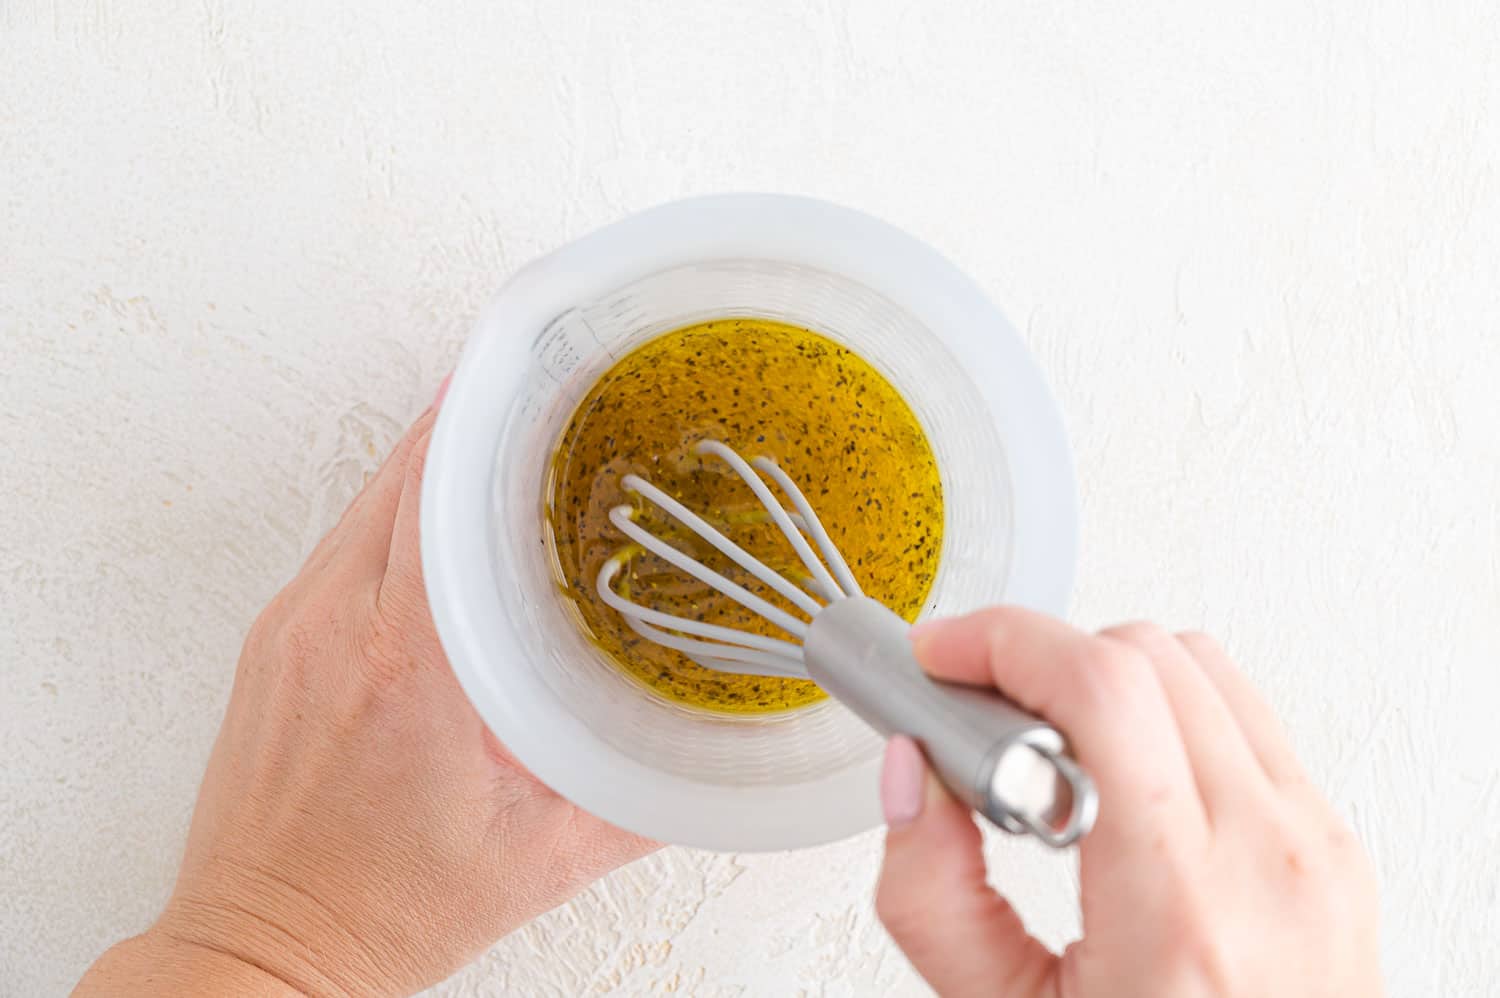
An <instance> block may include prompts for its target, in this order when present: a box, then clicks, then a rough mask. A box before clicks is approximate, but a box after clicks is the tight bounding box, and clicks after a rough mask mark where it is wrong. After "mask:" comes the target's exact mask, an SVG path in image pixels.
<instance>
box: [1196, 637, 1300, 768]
mask: <svg viewBox="0 0 1500 998" xmlns="http://www.w3.org/2000/svg"><path fill="white" fill-rule="evenodd" d="M1177 640H1178V641H1179V642H1181V644H1182V646H1183V647H1184V648H1186V649H1187V651H1188V652H1189V653H1190V654H1191V655H1192V656H1193V658H1194V660H1196V662H1197V664H1198V666H1199V668H1201V669H1202V670H1203V675H1204V676H1205V677H1206V678H1207V679H1208V681H1209V682H1211V683H1212V684H1213V685H1214V687H1215V688H1216V689H1217V690H1218V692H1219V696H1220V697H1221V698H1222V699H1223V701H1224V704H1225V706H1226V707H1227V708H1228V710H1229V712H1230V713H1231V714H1232V715H1233V716H1234V720H1235V724H1236V725H1237V726H1238V727H1239V730H1240V731H1241V732H1242V733H1243V735H1244V738H1245V742H1246V744H1248V745H1249V747H1250V751H1251V752H1252V753H1254V755H1255V758H1256V759H1257V760H1258V761H1259V763H1260V766H1261V768H1262V769H1264V770H1265V772H1266V775H1267V776H1269V777H1270V779H1271V782H1272V783H1275V784H1279V785H1288V784H1300V783H1305V782H1306V781H1307V775H1306V773H1305V771H1304V770H1303V769H1302V764H1301V762H1299V761H1298V759H1297V754H1296V752H1295V751H1293V749H1292V744H1291V741H1290V740H1289V739H1288V738H1287V735H1286V730H1285V729H1284V728H1283V727H1282V724H1281V721H1280V720H1279V719H1278V718H1277V717H1276V715H1275V713H1273V712H1272V710H1271V708H1270V706H1269V705H1268V704H1267V703H1266V702H1265V701H1264V700H1263V699H1261V696H1260V694H1259V693H1257V692H1256V690H1255V687H1254V686H1252V685H1251V683H1250V680H1248V679H1246V678H1245V674H1244V673H1243V672H1241V671H1240V670H1239V669H1238V668H1236V667H1235V664H1234V663H1233V662H1232V661H1230V659H1229V656H1228V655H1226V654H1225V653H1224V649H1223V648H1221V647H1220V646H1219V643H1218V642H1217V641H1215V640H1214V639H1213V638H1211V637H1209V636H1208V635H1207V634H1200V633H1197V632H1195V631H1186V632H1184V633H1182V634H1179V635H1177Z"/></svg>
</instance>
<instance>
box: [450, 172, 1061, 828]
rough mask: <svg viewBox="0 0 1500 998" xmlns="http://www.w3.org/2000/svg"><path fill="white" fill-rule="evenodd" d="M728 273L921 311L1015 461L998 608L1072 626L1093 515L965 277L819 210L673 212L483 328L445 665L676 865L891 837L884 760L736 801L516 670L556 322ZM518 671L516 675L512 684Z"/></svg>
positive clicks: (589, 250) (856, 220)
mask: <svg viewBox="0 0 1500 998" xmlns="http://www.w3.org/2000/svg"><path fill="white" fill-rule="evenodd" d="M717 259H765V260H775V261H777V262H780V263H792V264H800V265H804V266H809V267H815V268H818V269H821V270H825V271H829V272H832V273H834V274H837V275H839V276H842V277H844V278H847V279H849V280H852V281H855V282H858V283H861V284H864V285H866V286H868V287H870V288H871V289H873V290H875V291H878V292H879V293H880V294H882V295H884V296H885V297H886V298H888V299H890V300H891V301H892V302H893V303H894V304H896V305H898V306H900V307H902V308H904V309H906V310H907V311H908V312H910V313H911V314H912V315H913V316H914V317H915V318H916V319H917V320H918V321H921V322H922V323H923V324H924V325H926V326H927V327H928V328H929V329H931V330H932V332H933V333H934V334H935V335H937V336H938V337H939V338H940V339H942V340H943V341H944V342H945V343H946V344H947V345H948V347H949V348H950V349H951V350H952V351H953V352H954V355H955V356H957V357H959V358H960V359H961V360H962V361H963V363H964V367H965V369H966V371H967V372H968V374H969V376H970V378H971V379H972V380H973V383H974V386H975V388H976V389H977V390H978V392H979V394H980V397H981V398H982V399H983V400H984V402H985V404H986V406H987V407H988V409H989V411H990V414H991V417H992V418H993V419H994V420H995V425H996V431H997V432H998V433H999V435H1000V438H1001V440H1002V441H1003V442H1004V444H1005V449H1006V457H1007V461H1008V465H1009V468H1008V471H1009V478H1010V482H1011V489H1012V500H1013V503H1014V508H1013V511H1012V520H1011V525H1012V531H1013V536H1012V538H1011V544H1012V547H1011V558H1010V565H1009V569H1008V572H1007V578H1006V579H1005V580H1004V584H1003V586H1002V587H1000V588H999V590H998V592H997V598H1003V599H1004V601H1005V602H1006V603H1010V604H1016V605H1021V606H1027V607H1030V608H1032V609H1036V610H1041V611H1043V612H1047V613H1052V614H1062V613H1063V612H1065V610H1066V608H1067V602H1068V596H1069V593H1070V591H1071V588H1072V583H1073V573H1074V569H1075V564H1076V560H1077V549H1078V495H1077V486H1076V481H1075V477H1074V472H1073V462H1072V455H1071V451H1070V450H1069V447H1068V443H1067V437H1066V432H1065V430H1064V426H1063V422H1062V416H1061V413H1060V412H1059V410H1058V407H1057V405H1056V403H1055V401H1054V399H1053V397H1052V395H1051V393H1050V391H1049V390H1048V388H1047V385H1046V383H1045V381H1044V379H1043V377H1042V373H1041V370H1040V368H1039V367H1038V365H1037V364H1036V362H1035V360H1034V359H1033V358H1032V356H1031V355H1030V353H1029V352H1028V351H1027V350H1026V348H1025V346H1024V344H1023V343H1022V341H1021V339H1020V337H1019V336H1018V335H1017V333H1016V332H1015V329H1014V328H1013V327H1012V326H1011V324H1010V322H1009V321H1008V320H1007V319H1006V318H1005V316H1004V315H1003V314H1002V313H1001V312H1000V310H999V309H998V308H996V307H995V305H994V304H992V303H991V302H990V301H989V300H988V298H986V297H985V295H984V294H983V292H982V291H980V289H979V288H978V287H977V286H976V285H975V284H974V283H973V282H972V281H971V280H970V279H969V278H968V277H967V276H966V275H964V274H963V273H962V272H961V271H960V270H959V269H958V268H957V267H956V266H954V265H953V264H952V263H951V262H949V261H948V260H947V259H946V258H945V257H943V256H942V255H941V254H939V253H938V252H937V251H936V250H934V249H932V248H931V247H929V246H928V245H926V244H925V243H923V242H921V241H920V240H918V239H916V238H915V237H913V236H911V235H908V234H907V233H905V232H903V231H902V230H900V229H897V228H895V227H894V226H891V225H889V224H887V223H885V222H883V221H880V220H879V219H876V218H873V217H871V216H869V215H866V214H864V213H862V212H858V211H855V210H852V209H849V208H845V207H842V206H839V205H835V204H832V203H829V202H826V201H821V200H817V199H814V198H807V197H799V196H790V195H778V194H719V195H708V196H703V197H696V198H690V199H686V200H681V201H673V202H669V203H667V204H663V205H659V206H657V207H655V208H651V209H648V210H646V211H643V212H640V213H639V214H636V215H632V216H630V217H628V218H625V219H623V220H621V221H618V222H615V223H613V224H611V225H608V226H606V227H604V228H602V229H598V230H596V231H595V232H593V233H591V234H589V235H586V236H583V237H582V238H580V239H578V240H575V241H574V242H571V243H569V244H567V245H565V246H563V247H562V248H560V249H557V250H555V251H553V252H552V253H550V254H548V255H547V256H544V257H542V258H540V259H537V260H535V261H533V262H532V263H530V264H528V265H526V266H525V267H523V268H522V269H521V270H519V271H518V272H517V273H516V274H515V275H514V276H513V277H512V278H511V279H510V280H509V281H508V282H506V284H505V285H504V286H503V287H502V288H501V290H500V291H499V293H498V294H497V295H496V296H495V298H494V299H493V300H492V301H491V302H490V304H489V305H488V306H487V307H486V308H485V309H484V311H483V312H482V313H481V315H480V317H479V319H478V321H477V322H476V324H475V327H474V330H473V332H472V334H471V335H470V337H469V340H468V342H467V344H466V345H465V348H464V350H463V354H462V357H461V358H460V360H459V363H458V366H457V368H456V369H455V371H454V374H453V378H452V382H451V383H450V385H449V388H448V392H447V395H446V396H445V397H444V401H443V406H442V409H441V411H440V412H439V414H438V419H437V425H436V427H435V429H434V431H433V436H432V442H431V445H430V448H429V451H428V456H427V461H426V466H425V469H424V477H423V483H422V499H421V549H422V570H423V575H424V579H425V581H426V587H427V594H428V600H429V602H430V604H431V608H432V615H433V620H434V623H435V625H436V627H437V633H438V637H439V639H440V641H441V642H442V645H443V649H444V652H445V653H446V655H447V657H448V661H449V663H450V665H451V667H452V669H453V672H454V674H455V675H456V676H457V678H458V680H459V683H460V685H461V686H462V687H463V689H464V692H465V694H466V695H467V696H468V697H469V699H470V701H471V702H472V703H473V704H474V706H475V708H476V710H477V711H478V712H479V715H480V717H481V718H482V719H483V721H484V723H485V724H486V725H487V726H488V727H489V728H490V730H491V731H493V732H494V733H495V735H496V737H497V738H499V739H500V740H501V741H502V742H503V743H504V744H505V745H506V747H507V748H508V749H509V750H510V751H511V752H512V753H513V754H514V755H515V757H516V758H517V759H518V760H519V761H520V762H521V764H522V765H524V766H525V767H526V768H527V769H529V770H530V771H531V772H532V773H533V774H534V775H535V776H536V777H537V778H538V779H540V780H541V781H542V782H543V783H545V784H547V785H548V786H549V787H551V788H552V789H553V790H555V791H557V792H558V793H559V794H561V795H562V796H564V797H566V798H567V799H569V800H570V801H572V802H573V803H575V804H577V805H578V806H580V807H582V808H583V809H585V810H587V811H589V812H591V813H592V814H595V815H597V816H598V817H600V818H603V819H604V820H606V821H609V822H611V823H613V824H615V825H618V826H620V827H622V828H625V829H628V830H630V831H633V832H636V833H637V834H640V835H644V836H647V837H649V838H653V839H658V840H661V841H664V842H671V843H675V844H679V845H688V846H696V847H700V848H706V849H715V850H722V851H733V852H744V851H767V850H779V849H790V848H799V847H804V846H811V845H818V844H822V843H825V842H831V841H834V840H837V839H842V838H846V837H848V836H850V835H853V834H856V833H858V832H861V831H864V830H866V829H869V828H871V827H874V826H875V825H876V824H878V823H879V822H880V808H879V798H878V791H877V781H878V771H879V766H880V759H879V758H878V757H876V758H872V759H870V760H867V761H864V762H861V763H858V764H855V765H853V766H849V767H846V768H844V769H842V770H839V771H836V772H834V773H831V774H829V775H828V776H826V777H824V778H821V779H819V780H815V781H810V782H807V783H799V784H793V785H790V786H774V787H742V788H730V787H723V786H717V785H709V784H704V783H697V782H694V781H692V780H688V779H685V778H682V777H680V776H677V775H674V774H669V773H663V772H661V771H658V770H655V769H652V768H650V767H648V766H645V765H643V764H642V763H640V762H638V761H636V760H635V759H632V758H629V757H627V756H624V755H622V754H621V753H620V752H619V751H617V750H616V749H614V748H612V747H611V746H610V745H609V744H608V743H607V742H605V741H604V740H602V739H601V738H599V737H598V736H597V735H595V734H594V733H593V732H592V731H590V730H589V729H588V727H587V726H586V725H584V724H582V723H581V722H580V721H579V720H578V719H577V718H576V717H574V716H573V715H572V714H570V713H568V712H567V711H564V710H562V709H560V705H559V704H558V703H557V701H556V698H555V694H553V693H552V691H551V689H550V688H549V687H548V686H547V685H546V684H545V683H544V682H543V681H542V680H541V679H540V678H539V677H538V676H537V674H536V673H535V672H534V671H533V670H531V669H527V668H523V667H520V666H519V659H520V657H521V655H522V652H521V643H520V641H519V639H518V636H517V634H516V632H515V630H514V625H513V623H512V621H511V619H510V617H509V615H508V614H507V613H506V612H505V611H504V610H503V609H502V607H501V596H500V587H501V586H502V585H504V584H505V583H504V580H502V579H500V578H497V577H496V574H495V572H494V571H493V570H492V563H493V562H492V558H491V547H490V537H489V531H490V520H489V515H490V504H491V497H492V494H493V493H492V486H493V474H494V461H495V454H496V452H497V448H498V447H499V443H500V440H501V436H502V434H503V432H504V430H505V426H506V423H507V421H508V419H509V418H511V415H512V412H513V410H514V408H515V407H514V404H513V403H514V401H515V399H516V398H517V395H518V394H519V392H520V391H521V387H522V379H523V376H524V373H525V371H526V370H527V367H528V364H529V361H530V353H531V349H532V346H533V343H534V342H535V340H536V338H537V336H538V335H539V334H540V333H541V331H542V330H543V329H545V328H546V326H547V325H548V323H550V322H551V321H552V320H553V319H554V318H555V317H556V316H558V315H560V314H561V313H563V312H564V311H566V310H567V309H569V308H572V307H574V306H576V305H578V304H580V303H583V302H587V301H593V300H596V299H598V298H599V297H601V296H603V295H605V294H608V293H609V292H611V291H614V290H616V289H618V288H621V287H624V286H627V285H629V284H631V283H633V282H634V281H637V280H640V279H642V278H645V277H647V276H649V275H651V274H654V273H657V272H660V271H663V270H668V269H671V268H673V267H677V266H684V265H688V264H693V263H702V262H705V261H712V260H717ZM513 663H514V664H513Z"/></svg>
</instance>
